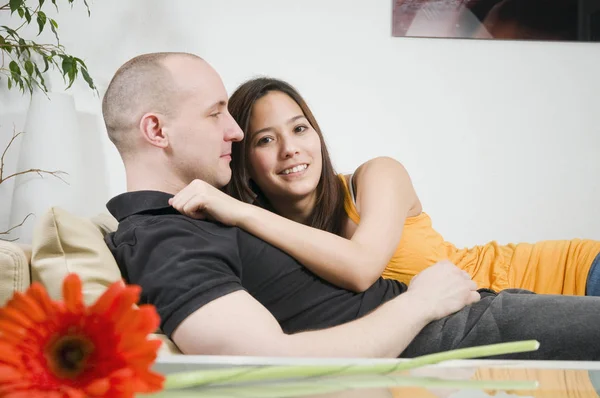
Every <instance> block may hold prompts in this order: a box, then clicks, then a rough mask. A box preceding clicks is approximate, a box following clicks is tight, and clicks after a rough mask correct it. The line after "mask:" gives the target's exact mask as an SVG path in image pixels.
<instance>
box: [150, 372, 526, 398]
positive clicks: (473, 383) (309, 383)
mask: <svg viewBox="0 0 600 398" xmlns="http://www.w3.org/2000/svg"><path fill="white" fill-rule="evenodd" d="M397 387H421V388H425V389H453V390H495V391H508V390H517V391H532V390H535V389H537V388H538V383H537V382H536V381H533V380H529V381H488V380H442V379H435V378H420V377H406V376H390V375H388V376H382V375H375V376H365V377H364V378H362V379H360V378H359V379H357V378H356V377H353V378H349V377H346V378H340V377H335V378H329V379H311V380H304V381H300V382H287V383H285V382H284V383H271V384H262V385H252V384H244V385H240V386H237V387H205V388H201V389H195V390H194V389H190V390H187V391H183V390H178V391H172V390H169V391H164V392H161V393H157V394H153V395H148V397H152V398H161V397H174V398H187V397H190V398H191V397H198V398H217V397H220V398H223V397H233V396H235V397H238V398H241V397H244V398H258V397H261V398H271V397H272V398H276V397H279V398H284V397H285V398H288V397H301V396H307V395H317V394H319V395H320V394H326V393H333V392H340V391H344V390H357V389H374V388H397Z"/></svg>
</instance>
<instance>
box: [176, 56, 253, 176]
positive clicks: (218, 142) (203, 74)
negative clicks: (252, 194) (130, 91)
mask: <svg viewBox="0 0 600 398" xmlns="http://www.w3.org/2000/svg"><path fill="white" fill-rule="evenodd" d="M169 69H170V70H171V71H172V72H173V75H174V80H175V84H177V85H178V87H179V88H180V90H178V91H180V92H181V93H182V94H181V97H180V98H179V99H178V101H177V102H178V103H177V104H176V105H175V106H174V107H173V112H172V115H171V116H170V117H168V118H167V121H166V123H165V126H164V131H165V132H166V134H167V135H168V137H169V148H168V156H169V157H170V160H171V164H172V167H174V169H175V170H176V171H177V174H178V176H179V177H180V178H181V179H182V182H183V184H188V183H190V182H191V181H192V180H194V179H196V178H198V179H201V180H204V181H206V182H208V183H209V184H211V185H213V186H215V187H218V188H221V187H223V186H225V185H226V184H227V183H228V182H229V180H230V179H231V168H230V167H229V163H230V161H231V144H232V142H234V141H240V140H241V139H242V138H243V133H242V130H241V129H240V127H239V126H238V125H237V123H236V122H235V120H234V119H233V117H232V116H231V115H230V114H229V111H228V110H227V91H226V90H225V87H224V85H223V82H222V81H221V78H220V77H219V75H218V74H217V72H216V71H215V70H214V69H213V68H212V67H211V66H210V65H209V64H208V63H206V62H204V61H202V60H199V59H188V58H184V59H177V60H175V61H172V62H171V63H170V65H169Z"/></svg>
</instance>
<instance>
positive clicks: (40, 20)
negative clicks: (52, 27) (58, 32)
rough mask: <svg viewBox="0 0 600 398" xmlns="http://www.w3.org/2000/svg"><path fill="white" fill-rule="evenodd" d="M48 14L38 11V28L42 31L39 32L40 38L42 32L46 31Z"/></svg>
mask: <svg viewBox="0 0 600 398" xmlns="http://www.w3.org/2000/svg"><path fill="white" fill-rule="evenodd" d="M46 20H47V19H46V14H45V13H44V12H43V11H38V15H37V23H38V26H39V27H40V31H39V32H38V36H39V35H40V33H42V30H44V26H45V25H46Z"/></svg>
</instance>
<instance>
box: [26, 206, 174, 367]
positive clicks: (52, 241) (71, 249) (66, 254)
mask: <svg viewBox="0 0 600 398" xmlns="http://www.w3.org/2000/svg"><path fill="white" fill-rule="evenodd" d="M117 226H118V223H117V220H115V218H114V217H112V216H111V215H110V214H108V213H106V214H100V215H98V216H96V217H94V218H92V219H87V218H82V217H77V216H75V215H73V214H71V213H69V212H67V211H65V210H63V209H61V208H59V207H53V208H51V209H50V210H48V212H46V214H44V216H43V217H42V218H41V219H40V221H39V222H38V224H37V225H36V227H35V229H34V232H33V239H32V257H31V274H32V275H31V279H32V281H39V282H41V283H43V284H44V286H45V287H46V289H47V290H48V294H49V295H50V297H52V298H54V299H56V300H59V299H62V291H61V288H62V281H63V280H64V278H65V277H66V276H67V274H68V273H71V272H74V273H76V274H78V275H79V277H80V278H81V282H82V289H83V297H84V300H85V302H86V303H87V304H88V305H90V304H93V303H94V302H95V301H96V300H97V299H98V298H99V297H100V296H101V295H102V293H103V292H104V291H105V290H106V288H107V287H108V286H109V285H110V284H112V283H113V282H115V281H118V280H120V279H121V278H122V277H121V271H120V270H119V267H118V266H117V263H116V261H115V259H114V257H113V255H112V253H111V251H110V249H109V248H108V246H106V243H105V242H104V236H105V235H106V234H107V233H109V232H112V231H115V230H116V229H117ZM151 337H152V338H157V339H160V340H161V341H162V342H163V344H162V345H161V348H160V350H159V354H160V355H172V354H181V351H180V350H179V349H178V348H177V346H176V345H175V344H174V343H173V342H172V341H171V340H169V339H168V338H167V337H166V336H165V335H164V334H162V333H156V334H153V335H151Z"/></svg>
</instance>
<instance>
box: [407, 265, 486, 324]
mask: <svg viewBox="0 0 600 398" xmlns="http://www.w3.org/2000/svg"><path fill="white" fill-rule="evenodd" d="M408 292H410V293H411V296H412V299H413V300H416V302H415V305H418V306H423V310H425V311H426V313H427V314H430V316H431V320H432V321H433V320H438V319H440V318H443V317H445V316H448V315H450V314H453V313H455V312H457V311H460V310H461V309H462V308H463V307H465V306H467V305H469V304H473V303H476V302H477V301H479V300H480V298H481V296H480V295H479V293H478V292H477V284H476V283H475V282H474V281H473V280H472V279H471V276H470V275H469V274H468V273H467V272H466V271H462V270H461V269H460V268H458V267H457V266H456V265H454V264H452V263H451V262H449V261H441V262H439V263H437V264H435V265H432V266H431V267H429V268H427V269H426V270H424V271H422V272H420V273H419V274H417V276H415V277H414V278H413V279H412V281H411V282H410V285H409V287H408Z"/></svg>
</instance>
